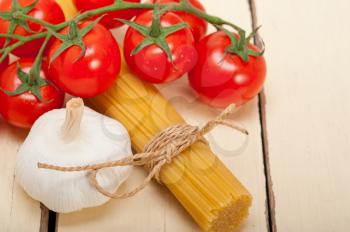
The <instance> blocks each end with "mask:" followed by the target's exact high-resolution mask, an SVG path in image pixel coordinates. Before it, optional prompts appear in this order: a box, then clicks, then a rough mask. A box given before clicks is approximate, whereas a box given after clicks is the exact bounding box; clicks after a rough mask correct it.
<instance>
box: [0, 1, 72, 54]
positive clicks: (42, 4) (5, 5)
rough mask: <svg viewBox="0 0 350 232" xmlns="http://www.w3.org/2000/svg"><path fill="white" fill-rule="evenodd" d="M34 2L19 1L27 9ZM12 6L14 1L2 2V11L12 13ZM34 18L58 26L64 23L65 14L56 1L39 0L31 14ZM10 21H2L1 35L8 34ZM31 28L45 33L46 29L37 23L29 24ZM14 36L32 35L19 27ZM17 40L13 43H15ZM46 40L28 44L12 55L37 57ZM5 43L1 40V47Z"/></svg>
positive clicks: (0, 6)
mask: <svg viewBox="0 0 350 232" xmlns="http://www.w3.org/2000/svg"><path fill="white" fill-rule="evenodd" d="M33 2H34V0H19V3H20V5H21V6H23V7H25V6H28V5H30V4H32V3H33ZM11 6H12V0H0V11H10V10H11ZM28 15H29V16H32V17H34V18H38V19H41V20H45V21H47V22H49V23H52V24H58V23H62V22H64V20H65V19H64V14H63V11H62V9H61V7H60V6H59V5H58V4H57V3H56V2H55V1H54V0H39V2H38V3H37V5H36V6H35V7H34V9H32V10H31V11H30V12H29V14H28ZM9 24H10V23H9V21H6V20H4V19H0V33H7V32H8V27H9ZM28 26H29V28H30V29H31V30H32V31H34V32H43V31H44V30H45V28H44V27H42V26H41V25H39V24H37V23H33V22H28ZM14 34H16V35H22V36H28V35H30V34H31V33H29V32H27V31H26V30H25V29H24V28H23V27H21V26H17V27H16V29H15V32H14ZM15 41H16V40H13V41H11V43H14V42H15ZM43 41H44V39H37V40H34V41H31V42H28V43H26V44H24V45H22V46H20V47H18V48H16V49H15V50H13V51H12V53H13V54H14V55H16V56H19V57H35V56H36V55H37V53H38V51H39V49H40V46H41V44H42V43H43ZM4 43H5V39H4V38H0V47H3V46H4Z"/></svg>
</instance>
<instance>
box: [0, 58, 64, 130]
mask: <svg viewBox="0 0 350 232" xmlns="http://www.w3.org/2000/svg"><path fill="white" fill-rule="evenodd" d="M18 62H19V64H20V66H21V68H22V70H23V71H24V72H26V73H28V72H29V70H30V68H31V67H32V65H33V63H34V60H33V59H31V58H25V59H23V58H22V59H20V60H19V61H18ZM45 65H46V64H45V63H43V67H44V68H42V70H41V71H40V76H41V77H42V78H45V79H46V78H47V70H46V67H45ZM21 84H22V82H21V80H20V79H19V78H18V75H17V62H14V63H12V64H11V65H9V66H8V67H7V68H6V69H5V70H4V72H3V73H2V74H1V76H0V88H2V89H4V90H7V91H11V92H12V91H14V90H16V89H17V87H18V86H19V85H21ZM40 93H41V95H42V97H43V99H44V101H43V102H41V101H40V100H39V99H38V98H37V97H36V96H35V95H34V94H32V92H30V91H28V92H25V93H22V94H20V95H16V96H9V95H7V94H5V93H4V92H3V91H1V90H0V114H1V115H2V116H3V118H4V119H5V120H6V121H7V122H9V123H10V124H12V125H14V126H17V127H21V128H30V127H31V126H32V125H33V123H34V122H35V121H36V120H37V119H38V118H39V117H40V116H41V115H42V114H44V113H46V112H47V111H50V110H53V109H56V108H60V107H62V105H63V100H64V93H63V92H62V91H61V90H59V89H57V88H56V87H54V86H52V85H45V86H43V87H41V88H40Z"/></svg>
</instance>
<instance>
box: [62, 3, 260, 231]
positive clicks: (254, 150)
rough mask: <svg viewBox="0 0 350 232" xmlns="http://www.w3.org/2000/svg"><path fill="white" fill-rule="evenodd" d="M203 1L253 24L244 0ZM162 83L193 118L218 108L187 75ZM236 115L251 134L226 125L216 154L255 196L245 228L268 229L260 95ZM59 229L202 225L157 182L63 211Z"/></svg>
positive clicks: (215, 139) (216, 140)
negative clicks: (203, 100) (197, 92)
mask: <svg viewBox="0 0 350 232" xmlns="http://www.w3.org/2000/svg"><path fill="white" fill-rule="evenodd" d="M202 2H204V5H205V6H206V8H207V10H208V11H210V12H211V13H213V14H215V15H218V16H221V17H223V18H226V19H228V20H230V21H233V22H236V23H237V24H239V25H242V26H243V27H244V28H247V29H249V28H250V27H251V26H250V23H251V21H250V14H249V8H248V4H247V2H246V1H241V0H233V1H228V0H217V1H211V0H206V1H202ZM116 34H118V40H119V41H122V39H121V38H122V37H121V36H120V34H122V33H120V32H116ZM159 88H160V89H161V91H162V92H163V93H164V94H165V95H166V96H167V98H168V99H169V100H171V101H172V102H173V103H174V105H175V106H176V108H177V109H178V110H179V112H180V113H181V114H182V115H183V116H184V117H185V119H186V120H187V121H188V122H190V123H193V124H198V123H201V122H205V121H207V120H209V119H212V118H213V117H215V116H216V115H217V114H218V113H219V111H217V110H214V109H211V108H210V107H207V106H204V105H202V104H200V103H199V102H197V101H196V99H194V95H193V93H192V92H191V90H190V89H189V88H188V87H187V80H186V78H184V79H182V80H180V81H177V82H175V83H171V84H168V85H165V86H164V85H163V86H159ZM235 117H236V119H237V121H238V122H240V123H241V124H242V125H243V126H245V127H246V128H247V129H248V130H249V131H250V133H251V134H250V137H249V139H248V140H247V139H246V138H245V137H244V136H242V135H239V134H237V133H235V132H232V131H231V130H228V129H225V128H219V129H217V130H216V131H215V132H213V134H212V136H210V138H209V139H210V141H211V144H212V145H213V149H214V151H215V152H216V154H218V156H219V157H220V158H221V159H222V160H223V161H224V163H225V164H226V165H227V166H228V167H229V168H230V169H231V170H232V171H233V173H234V174H235V175H236V176H237V177H238V179H239V180H241V181H242V183H243V184H244V185H245V186H246V187H247V188H248V189H249V190H250V192H251V193H252V195H253V197H254V201H253V206H252V208H251V210H250V216H249V218H248V220H247V221H246V223H245V224H244V225H243V228H242V230H241V231H243V232H253V231H259V232H264V231H267V224H266V216H265V211H266V208H265V203H266V195H265V193H266V190H265V179H264V171H263V160H262V157H263V155H262V145H261V144H262V142H261V136H260V124H259V112H258V104H257V101H256V100H254V101H252V102H251V103H250V104H248V105H246V106H245V107H243V108H242V109H241V110H240V111H239V112H237V114H236V116H235ZM219 148H226V149H228V150H229V151H228V152H225V153H224V152H222V151H221V150H220V149H219ZM144 177H145V172H144V171H143V170H137V171H136V174H135V176H133V177H132V178H131V183H130V185H132V183H133V182H134V181H135V183H136V182H137V181H140V180H142V178H144ZM138 183H139V182H138ZM58 231H59V232H90V231H135V232H147V231H148V232H155V231H168V232H177V231H181V232H194V231H199V228H198V227H197V225H196V224H195V223H194V222H193V221H192V219H191V218H190V216H189V215H188V214H187V213H186V211H185V210H184V209H183V208H182V207H181V205H180V204H179V203H178V202H177V201H176V200H175V199H174V198H173V196H171V194H170V193H169V192H168V191H167V190H166V189H164V188H163V187H161V186H159V185H157V184H156V183H153V184H152V185H151V186H149V187H147V188H146V189H145V190H144V191H142V192H141V193H139V194H138V195H136V196H135V197H133V198H130V199H127V200H121V201H119V200H118V201H117V200H112V201H111V202H109V203H108V204H106V205H104V206H102V207H98V208H95V209H87V210H83V211H82V212H77V213H73V214H67V215H60V216H59V221H58Z"/></svg>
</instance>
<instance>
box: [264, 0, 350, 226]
mask: <svg viewBox="0 0 350 232" xmlns="http://www.w3.org/2000/svg"><path fill="white" fill-rule="evenodd" d="M257 8H258V18H259V21H260V23H261V24H263V29H262V35H263V37H264V39H265V43H266V45H267V52H266V56H267V60H268V66H269V67H268V70H269V72H268V73H269V75H268V81H267V85H266V101H267V105H266V118H267V132H268V142H269V157H270V166H271V174H272V181H273V191H274V195H275V202H276V208H275V211H276V226H277V230H278V231H283V232H289V231H290V232H293V231H299V232H310V231H319V232H328V231H350V214H349V212H350V187H349V182H350V168H349V164H350V123H349V119H350V103H349V100H350V91H349V88H350V78H349V66H350V59H349V54H350V44H349V41H350V33H349V28H350V15H349V11H350V2H349V1H348V0H337V1H326V0H308V1H302V0H284V1H274V0H265V1H257Z"/></svg>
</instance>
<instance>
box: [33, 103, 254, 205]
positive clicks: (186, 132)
mask: <svg viewBox="0 0 350 232" xmlns="http://www.w3.org/2000/svg"><path fill="white" fill-rule="evenodd" d="M234 109H235V105H230V106H228V107H227V108H226V109H225V110H224V111H223V112H222V113H221V114H220V115H219V116H218V117H217V118H216V119H214V120H212V121H209V122H208V123H206V124H205V125H204V126H203V127H201V128H200V127H197V126H191V125H188V124H178V125H174V126H171V127H168V128H166V129H165V130H163V131H161V132H160V133H159V134H158V135H156V136H155V137H154V138H153V139H152V140H151V141H150V142H149V143H148V144H147V145H146V146H145V148H144V151H143V153H139V154H136V155H133V156H128V157H126V158H124V159H120V160H116V161H110V162H105V163H100V164H94V165H84V166H75V167H61V166H55V165H50V164H45V163H38V168H42V169H49V170H55V171H61V172H81V171H90V173H89V179H90V183H91V185H92V186H93V187H94V188H95V189H96V190H97V191H99V192H100V193H101V194H103V195H105V196H107V197H110V198H114V199H123V198H129V197H132V196H134V195H135V194H136V193H138V192H139V191H141V190H142V189H144V188H145V187H146V186H147V185H148V184H149V183H150V181H151V180H152V179H153V178H155V179H156V180H157V181H158V182H161V181H160V177H159V174H160V170H161V169H162V167H163V166H164V165H165V164H167V163H171V162H172V160H173V158H174V157H176V156H177V155H179V154H180V153H181V152H183V151H184V150H186V149H187V148H188V147H190V146H191V145H192V144H194V143H196V142H197V141H199V140H204V135H205V134H207V133H208V132H210V131H211V130H213V129H214V128H215V127H216V126H218V125H224V126H227V127H230V128H232V129H235V130H238V131H240V132H242V133H244V134H247V135H248V132H247V131H246V130H245V129H243V128H240V127H238V126H236V125H234V124H233V123H232V122H230V121H228V120H227V118H228V116H229V115H230V114H231V113H232V112H233V111H234ZM130 165H133V166H146V168H147V169H148V170H149V174H148V176H147V177H146V178H145V179H144V181H143V182H142V183H141V184H140V185H138V186H137V187H136V188H134V189H133V190H132V191H129V192H126V193H122V194H118V193H117V191H116V192H114V193H111V192H108V191H107V190H106V189H104V188H103V187H102V186H101V185H100V184H99V183H98V181H97V178H96V176H97V173H98V172H99V171H100V170H101V169H104V168H111V167H120V166H130Z"/></svg>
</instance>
